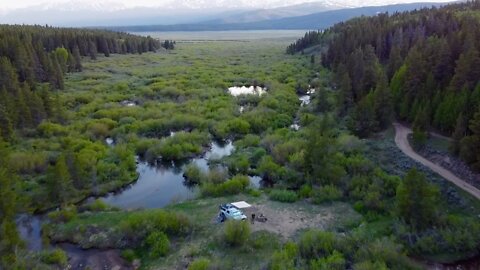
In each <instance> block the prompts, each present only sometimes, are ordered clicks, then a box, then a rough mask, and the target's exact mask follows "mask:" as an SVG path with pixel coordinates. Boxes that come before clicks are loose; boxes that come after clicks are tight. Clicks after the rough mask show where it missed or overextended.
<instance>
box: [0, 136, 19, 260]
mask: <svg viewBox="0 0 480 270" xmlns="http://www.w3.org/2000/svg"><path fill="white" fill-rule="evenodd" d="M7 160H8V150H7V149H6V146H5V144H3V143H1V142H0V268H1V269H10V267H11V266H12V265H13V264H14V263H15V261H16V254H15V253H16V250H17V249H18V248H19V247H21V246H22V241H21V239H20V236H19V234H18V232H17V227H16V224H15V215H16V213H17V208H18V205H17V204H18V202H17V195H16V194H17V192H16V191H15V186H14V183H15V182H16V181H18V179H17V178H16V177H15V175H13V174H12V173H11V172H10V171H9V170H8V169H7V168H5V167H4V165H6V164H7Z"/></svg>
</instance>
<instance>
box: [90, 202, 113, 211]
mask: <svg viewBox="0 0 480 270" xmlns="http://www.w3.org/2000/svg"><path fill="white" fill-rule="evenodd" d="M87 208H88V210H90V211H93V212H102V211H106V210H108V209H110V206H109V205H108V204H106V203H105V202H104V201H102V200H101V199H96V200H95V201H94V202H93V203H91V204H89V205H88V206H87Z"/></svg>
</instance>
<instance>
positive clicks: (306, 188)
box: [298, 185, 313, 198]
mask: <svg viewBox="0 0 480 270" xmlns="http://www.w3.org/2000/svg"><path fill="white" fill-rule="evenodd" d="M312 194H313V189H312V187H311V186H310V185H303V186H301V187H300V190H299V191H298V196H299V197H300V198H310V197H311V196H312Z"/></svg>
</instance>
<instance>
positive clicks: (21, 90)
mask: <svg viewBox="0 0 480 270" xmlns="http://www.w3.org/2000/svg"><path fill="white" fill-rule="evenodd" d="M160 46H161V44H160V42H159V41H157V40H154V39H153V38H151V37H140V36H135V35H131V34H127V33H117V32H110V31H100V30H87V29H67V28H54V27H48V26H46V27H43V26H25V25H22V26H20V25H2V26H0V139H2V138H3V139H4V140H7V141H8V140H11V139H12V137H13V130H14V129H23V128H32V127H35V126H37V125H38V124H39V123H40V122H41V121H43V120H44V119H52V118H53V119H54V120H58V121H60V122H61V120H62V116H61V105H60V101H59V99H58V96H57V95H56V94H55V90H59V89H63V88H64V75H65V74H66V73H68V72H78V71H82V63H81V61H82V57H86V56H89V57H91V58H92V59H96V57H97V54H104V55H105V56H107V57H108V56H109V55H110V54H112V53H118V54H128V53H144V52H148V51H155V50H157V49H159V48H160Z"/></svg>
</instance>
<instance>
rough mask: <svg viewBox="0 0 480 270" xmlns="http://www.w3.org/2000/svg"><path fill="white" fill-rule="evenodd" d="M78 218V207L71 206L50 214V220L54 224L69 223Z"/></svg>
mask: <svg viewBox="0 0 480 270" xmlns="http://www.w3.org/2000/svg"><path fill="white" fill-rule="evenodd" d="M76 217H77V207H76V206H75V205H70V206H67V207H65V208H62V209H60V210H58V211H53V212H50V213H48V218H49V219H51V220H52V221H53V222H68V221H70V220H72V219H74V218H76Z"/></svg>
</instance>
